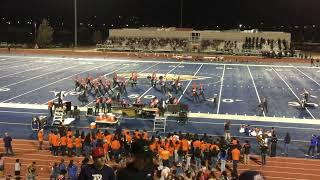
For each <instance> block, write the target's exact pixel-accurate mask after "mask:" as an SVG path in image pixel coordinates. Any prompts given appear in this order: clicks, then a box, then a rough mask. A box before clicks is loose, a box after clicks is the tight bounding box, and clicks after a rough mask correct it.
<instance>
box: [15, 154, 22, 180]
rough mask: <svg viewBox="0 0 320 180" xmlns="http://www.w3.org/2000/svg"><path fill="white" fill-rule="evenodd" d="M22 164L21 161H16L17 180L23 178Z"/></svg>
mask: <svg viewBox="0 0 320 180" xmlns="http://www.w3.org/2000/svg"><path fill="white" fill-rule="evenodd" d="M20 172H21V163H20V160H19V159H16V162H15V163H14V176H15V177H16V180H20V179H21V177H20V175H21V173H20Z"/></svg>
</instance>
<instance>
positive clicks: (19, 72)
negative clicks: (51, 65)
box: [0, 66, 48, 79]
mask: <svg viewBox="0 0 320 180" xmlns="http://www.w3.org/2000/svg"><path fill="white" fill-rule="evenodd" d="M47 67H48V66H41V67H37V68H33V69H28V70H25V71H18V72H16V73H13V74H7V75H4V76H0V79H1V78H5V77H8V76H13V75H16V74H21V73H24V72H28V71H34V70H38V69H42V68H47Z"/></svg>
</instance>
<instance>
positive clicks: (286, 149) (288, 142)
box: [283, 132, 291, 156]
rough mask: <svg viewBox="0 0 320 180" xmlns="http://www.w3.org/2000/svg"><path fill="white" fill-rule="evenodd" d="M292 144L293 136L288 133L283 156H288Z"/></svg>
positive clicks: (285, 138)
mask: <svg viewBox="0 0 320 180" xmlns="http://www.w3.org/2000/svg"><path fill="white" fill-rule="evenodd" d="M290 142H291V136H290V134H289V132H287V134H286V136H285V137H284V147H283V150H284V152H283V155H284V156H288V149H289V144H290Z"/></svg>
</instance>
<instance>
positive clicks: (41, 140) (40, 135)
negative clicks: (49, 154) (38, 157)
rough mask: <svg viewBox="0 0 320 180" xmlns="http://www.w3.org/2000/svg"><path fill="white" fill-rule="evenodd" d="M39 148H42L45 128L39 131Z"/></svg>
mask: <svg viewBox="0 0 320 180" xmlns="http://www.w3.org/2000/svg"><path fill="white" fill-rule="evenodd" d="M38 141H39V150H42V145H43V129H41V130H40V131H39V132H38Z"/></svg>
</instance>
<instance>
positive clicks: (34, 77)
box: [2, 65, 81, 88]
mask: <svg viewBox="0 0 320 180" xmlns="http://www.w3.org/2000/svg"><path fill="white" fill-rule="evenodd" d="M77 66H81V65H75V66H71V67H67V68H63V69H58V70H55V71H50V72H48V73H44V74H41V75H38V76H33V77H31V78H28V79H24V80H22V81H18V82H15V83H12V84H8V85H5V86H2V87H5V88H6V87H10V86H13V85H16V84H20V83H23V82H26V81H29V80H32V79H36V78H38V77H42V76H45V75H48V74H52V73H56V72H59V71H64V70H67V69H72V68H74V67H77Z"/></svg>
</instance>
